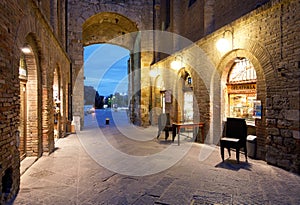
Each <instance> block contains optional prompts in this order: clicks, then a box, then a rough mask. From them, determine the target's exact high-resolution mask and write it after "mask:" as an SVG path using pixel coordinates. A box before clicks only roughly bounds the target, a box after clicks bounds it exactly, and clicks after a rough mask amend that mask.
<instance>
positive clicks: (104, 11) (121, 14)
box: [68, 0, 153, 124]
mask: <svg viewBox="0 0 300 205" xmlns="http://www.w3.org/2000/svg"><path fill="white" fill-rule="evenodd" d="M97 15H99V16H102V15H103V16H105V15H106V16H107V17H106V18H103V20H102V21H99V25H100V24H101V23H102V22H103V24H101V26H100V27H99V29H91V30H89V29H86V30H84V29H83V28H88V26H84V25H86V24H85V23H88V22H89V21H90V19H91V18H94V17H95V16H97ZM116 19H117V20H116ZM124 19H127V21H123V20H124ZM124 22H125V23H124ZM126 22H127V23H126ZM91 23H93V26H94V25H95V26H96V23H95V22H91ZM99 25H98V26H99ZM133 25H135V26H133ZM83 26H84V27H83ZM133 28H134V29H133ZM151 29H153V1H150V0H145V1H133V0H129V1H125V2H122V1H106V0H101V1H79V0H72V1H69V2H68V32H69V33H68V51H69V54H70V57H71V60H72V69H73V74H72V79H73V84H72V85H73V86H74V87H73V89H74V90H73V115H77V116H80V117H81V123H82V124H83V116H84V115H83V78H84V69H83V63H84V62H83V46H88V45H90V44H91V43H109V42H110V40H112V39H113V38H116V37H118V36H121V35H125V34H128V33H130V32H136V31H139V30H151ZM141 46H142V45H141ZM125 47H126V46H125ZM130 52H131V53H136V52H140V51H138V50H137V49H135V50H130ZM145 61H148V62H145ZM151 61H152V59H150V60H149V58H148V57H145V59H144V60H138V61H137V60H134V61H132V62H134V64H133V65H132V66H134V69H140V68H143V64H144V63H145V64H146V65H149V64H150V63H151ZM136 63H138V64H136ZM137 77H139V79H138V81H141V80H140V79H141V76H137ZM143 82H144V81H141V83H143ZM141 86H143V85H141ZM141 86H140V87H139V88H137V87H136V86H134V88H135V91H134V93H137V95H136V96H135V98H136V99H135V100H134V101H135V102H136V105H135V106H133V107H135V108H136V109H139V110H136V111H135V112H137V113H136V115H137V117H138V118H137V119H136V120H137V121H140V119H139V118H140V115H141V113H140V112H141V111H142V110H144V111H143V112H144V113H145V112H146V113H147V112H148V108H147V107H148V106H147V105H146V106H139V104H140V102H141V100H140V97H139V96H140V94H139V92H140V88H141ZM141 92H142V93H144V91H141ZM142 95H144V94H142ZM141 107H143V108H141ZM145 108H147V109H146V110H145ZM144 115H146V114H143V116H144ZM146 121H147V120H146ZM138 124H142V123H140V122H139V123H138Z"/></svg>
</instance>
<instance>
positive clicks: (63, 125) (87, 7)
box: [0, 0, 300, 203]
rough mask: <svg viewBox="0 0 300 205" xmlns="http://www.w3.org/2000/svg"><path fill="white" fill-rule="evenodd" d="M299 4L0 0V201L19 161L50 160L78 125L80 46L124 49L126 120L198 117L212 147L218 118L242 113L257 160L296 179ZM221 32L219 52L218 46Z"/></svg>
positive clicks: (8, 196)
mask: <svg viewBox="0 0 300 205" xmlns="http://www.w3.org/2000/svg"><path fill="white" fill-rule="evenodd" d="M299 4H300V3H299V1H297V0H253V1H250V2H249V1H247V3H246V1H245V2H244V1H243V2H241V1H238V0H230V1H216V0H155V1H150V0H149V1H148V0H145V1H136V0H99V1H89V0H86V1H80V0H70V1H66V0H50V1H41V0H21V1H17V0H10V1H8V0H4V1H1V2H0V11H1V15H0V25H1V27H0V35H1V40H0V50H1V53H0V59H1V64H0V74H1V75H0V105H1V106H0V109H1V112H0V119H1V125H0V147H1V149H0V179H1V183H0V193H1V194H0V203H4V202H8V201H10V200H12V199H13V198H14V197H15V195H16V194H17V192H18V189H19V184H20V169H19V167H20V161H21V160H22V159H24V158H25V157H27V156H36V157H40V156H42V155H43V154H48V153H51V152H52V151H53V150H54V148H55V143H54V142H55V140H54V139H55V138H56V137H57V138H58V137H62V136H64V135H65V134H66V132H67V131H68V125H69V123H70V121H71V120H72V116H79V117H80V119H81V124H82V125H84V121H83V116H84V112H83V105H84V102H83V94H84V89H83V88H84V67H83V65H84V62H83V49H84V46H88V45H92V44H96V43H111V44H115V45H119V46H122V47H124V48H126V49H128V50H129V51H130V62H129V65H128V73H129V76H130V77H129V88H128V92H129V95H131V101H130V113H129V117H130V119H131V121H132V122H133V123H135V124H138V125H140V126H149V125H150V124H152V125H156V124H157V117H158V114H159V113H161V112H163V111H164V112H168V113H170V117H171V121H172V122H180V121H187V122H188V121H201V122H204V124H205V126H204V133H205V134H204V136H201V137H202V139H201V140H204V142H205V143H208V144H218V141H219V138H220V137H221V135H222V130H223V124H224V122H225V121H226V118H227V117H242V118H246V119H247V123H248V128H249V129H248V130H249V134H252V135H256V136H257V145H258V147H257V157H258V158H260V159H263V160H266V161H267V162H268V163H270V164H273V165H276V166H279V167H282V168H284V169H286V170H290V171H293V172H296V173H300V134H299V95H300V91H299V90H300V87H299V79H300V78H299V77H300V76H299V75H300V72H299V68H300V41H299V36H300V35H299V23H300V5H299ZM145 31H148V32H146V33H145ZM149 31H152V32H149ZM153 31H155V32H153ZM165 35H167V37H166V39H168V38H169V37H170V36H169V35H171V37H170V38H171V39H172V40H171V43H170V44H167V47H168V50H167V51H166V50H164V49H165V48H164V45H165V44H163V43H164V42H163V41H162V39H161V37H164V36H165ZM222 37H223V38H224V39H226V40H227V41H229V45H228V47H227V48H226V47H224V45H225V43H223V44H222V46H223V48H222V50H219V49H218V48H217V46H216V43H217V42H219V39H221V38H222ZM145 39H147V41H145ZM178 39H179V40H178ZM181 39H184V42H183V41H181ZM223 42H224V41H223ZM143 48H147V49H143ZM173 61H175V62H176V61H177V62H178V61H179V62H180V65H179V67H178V66H177V67H173V66H172V65H171V64H172V62H173ZM197 140H199V139H197ZM199 141H200V140H199Z"/></svg>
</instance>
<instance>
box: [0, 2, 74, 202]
mask: <svg viewBox="0 0 300 205" xmlns="http://www.w3.org/2000/svg"><path fill="white" fill-rule="evenodd" d="M43 2H44V1H43ZM36 3H37V1H34V0H30V1H25V0H23V1H17V0H10V1H8V0H7V1H6V0H5V1H1V2H0V12H1V16H0V25H1V26H0V36H1V39H0V50H1V52H0V59H1V63H0V119H1V125H0V148H1V149H0V180H1V181H0V204H5V203H6V202H9V201H11V200H12V199H13V198H14V197H15V195H16V193H17V192H18V189H19V184H20V170H19V167H20V155H19V151H18V145H19V144H18V141H19V138H18V128H19V122H20V120H19V119H20V99H19V98H20V97H19V94H20V81H19V62H20V58H21V55H22V53H21V47H23V46H24V45H25V44H27V45H28V46H30V48H31V51H32V52H31V53H30V54H25V59H26V64H27V76H28V78H27V81H26V85H27V86H26V89H27V93H28V96H27V99H28V100H27V106H28V109H27V110H28V112H27V115H28V119H27V123H26V126H27V131H26V132H27V133H26V134H27V139H26V141H27V143H26V144H27V146H26V149H27V150H26V155H27V156H41V155H42V154H43V153H50V152H52V151H53V150H54V146H55V145H54V139H53V127H54V123H53V72H54V69H55V68H56V67H57V66H58V67H59V68H60V73H61V76H62V80H61V87H62V90H63V93H64V96H63V99H62V101H63V102H64V105H63V106H62V107H64V110H67V109H68V108H67V100H66V98H67V87H68V86H67V85H68V83H69V68H70V61H69V59H68V56H67V55H66V53H65V51H64V47H63V45H62V41H63V40H59V39H64V37H61V38H57V35H56V34H54V33H53V28H52V27H51V25H50V22H49V18H48V17H49V15H50V14H49V7H50V6H49V1H48V3H45V4H46V5H44V6H42V5H40V6H41V7H39V5H38V4H36ZM36 7H38V8H41V9H35V8H36ZM61 35H63V34H61ZM62 118H63V119H66V113H65V112H64V113H62ZM66 122H67V121H66V120H64V123H66ZM62 127H66V124H64V125H62ZM21 141H22V140H21Z"/></svg>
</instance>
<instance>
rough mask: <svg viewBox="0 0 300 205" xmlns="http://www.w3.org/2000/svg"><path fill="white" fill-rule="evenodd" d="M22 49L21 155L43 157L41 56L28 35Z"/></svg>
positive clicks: (20, 69)
mask: <svg viewBox="0 0 300 205" xmlns="http://www.w3.org/2000/svg"><path fill="white" fill-rule="evenodd" d="M26 41H27V42H26V44H25V45H24V46H23V48H22V49H21V52H22V53H21V55H20V56H21V57H20V65H19V79H20V125H19V132H20V146H19V150H20V154H21V159H24V158H25V157H26V156H41V154H42V117H41V116H42V114H41V113H42V106H41V105H42V95H41V72H40V69H39V68H40V66H39V57H38V56H39V55H38V49H37V45H36V43H35V40H34V37H33V36H31V35H28V36H27V38H26Z"/></svg>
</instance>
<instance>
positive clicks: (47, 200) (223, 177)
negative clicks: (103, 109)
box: [14, 113, 300, 205]
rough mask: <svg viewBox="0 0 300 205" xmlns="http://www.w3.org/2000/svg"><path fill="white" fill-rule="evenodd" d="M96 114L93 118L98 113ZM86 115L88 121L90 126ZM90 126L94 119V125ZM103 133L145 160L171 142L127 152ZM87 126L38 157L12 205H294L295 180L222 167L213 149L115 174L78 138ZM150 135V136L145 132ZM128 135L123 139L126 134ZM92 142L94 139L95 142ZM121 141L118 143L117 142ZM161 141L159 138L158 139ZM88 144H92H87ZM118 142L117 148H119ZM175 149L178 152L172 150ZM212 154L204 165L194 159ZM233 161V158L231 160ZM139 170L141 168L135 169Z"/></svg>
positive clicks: (257, 169)
mask: <svg viewBox="0 0 300 205" xmlns="http://www.w3.org/2000/svg"><path fill="white" fill-rule="evenodd" d="M97 114H98V113H97ZM92 118H93V117H92V116H91V115H89V116H87V119H88V120H90V121H93V119H92ZM94 120H95V119H94ZM100 127H102V130H103V133H104V134H105V135H106V136H109V137H111V142H112V145H113V146H116V147H117V148H118V149H119V150H122V152H128V153H131V154H132V153H135V154H136V155H144V154H145V153H153V152H155V150H156V151H159V150H162V149H166V148H167V147H168V146H174V147H175V144H176V146H177V143H176V142H174V143H172V142H171V141H170V142H168V141H167V142H165V141H164V139H159V140H157V139H156V137H155V135H156V128H155V127H152V128H149V129H150V131H151V129H152V131H153V136H154V137H153V139H152V140H149V141H147V142H139V143H140V146H141V147H140V148H141V149H139V147H138V146H132V143H135V142H132V140H128V139H127V138H126V137H124V135H122V134H121V133H120V131H118V130H117V129H116V125H115V124H113V123H111V125H109V126H106V127H105V126H104V125H101V124H100ZM92 128H93V125H92V123H91V124H89V123H87V124H86V128H85V129H84V130H83V131H81V132H80V134H79V135H78V134H77V135H76V134H71V135H69V136H67V137H65V138H61V139H59V140H57V141H56V148H57V149H56V151H55V152H54V153H52V154H51V155H49V156H43V157H42V158H40V159H39V160H38V161H37V162H35V163H34V164H33V165H32V166H31V167H30V168H29V169H28V170H27V171H26V172H25V173H24V174H23V175H22V177H21V189H20V191H19V194H18V196H17V198H16V200H15V202H14V204H16V205H18V204H178V205H182V204H194V205H196V204H299V202H300V195H299V192H300V177H299V176H298V175H296V174H293V173H289V172H287V171H285V170H283V169H280V168H277V167H274V166H270V165H267V164H266V162H264V161H260V160H254V159H249V160H248V163H246V162H245V158H244V156H243V155H242V157H241V163H240V164H237V163H236V162H235V158H233V159H227V160H225V162H224V163H222V160H221V157H220V152H219V149H218V147H212V146H209V145H205V144H197V143H191V144H192V146H191V149H190V150H189V151H188V153H187V154H186V155H185V156H184V157H183V158H182V159H181V160H180V161H179V162H178V163H176V164H175V165H173V166H171V167H170V168H168V169H166V170H163V171H161V172H159V173H154V174H151V175H147V176H130V175H122V174H118V173H114V172H112V171H110V170H108V169H106V168H104V167H103V166H100V165H99V163H97V162H96V161H97V160H96V159H93V158H92V157H91V155H90V154H88V153H91V150H87V147H84V146H83V143H82V142H83V141H82V139H80V138H84V137H85V138H88V137H93V136H88V132H87V131H85V130H89V129H92ZM150 131H149V132H150ZM127 134H128V133H127ZM96 137H97V136H94V139H95V140H97V139H96ZM122 137H123V138H122ZM161 138H163V137H162V136H161ZM91 139H92V138H91ZM121 142H122V143H121ZM177 147H178V146H177ZM205 149H208V150H212V152H211V154H210V155H209V156H208V158H207V159H205V160H203V161H201V160H199V153H200V152H201V151H203V150H205ZM232 156H235V155H234V154H232ZM134 168H135V169H137V170H138V169H140V167H138V166H137V167H134Z"/></svg>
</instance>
